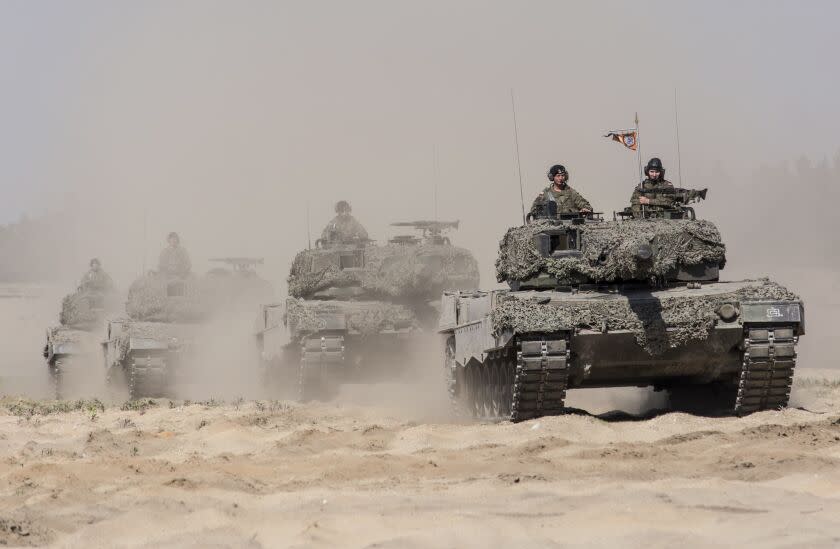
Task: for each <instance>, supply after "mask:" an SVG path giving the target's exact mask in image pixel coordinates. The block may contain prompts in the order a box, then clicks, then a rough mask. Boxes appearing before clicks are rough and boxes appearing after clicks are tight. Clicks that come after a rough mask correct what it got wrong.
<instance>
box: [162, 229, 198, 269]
mask: <svg viewBox="0 0 840 549" xmlns="http://www.w3.org/2000/svg"><path fill="white" fill-rule="evenodd" d="M166 241H167V242H168V243H169V246H167V247H166V248H164V249H163V251H161V252H160V259H159V260H158V270H159V271H160V272H162V273H164V274H168V275H176V276H186V275H188V274H189V273H190V270H191V269H192V263H190V256H189V254H188V253H187V250H186V248H184V247H183V246H181V239H180V238H179V237H178V233H169V236H168V237H166Z"/></svg>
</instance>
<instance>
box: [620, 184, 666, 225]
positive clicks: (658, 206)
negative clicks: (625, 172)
mask: <svg viewBox="0 0 840 549" xmlns="http://www.w3.org/2000/svg"><path fill="white" fill-rule="evenodd" d="M639 187H641V188H642V189H643V190H644V191H646V192H644V193H642V191H641V190H639ZM639 187H636V188H635V189H634V190H633V196H631V197H630V209H631V210H632V211H633V217H634V218H636V219H639V218H641V217H642V206H644V207H645V210H648V211H662V210H665V209H667V208H673V207H674V202H676V196H675V195H673V194H656V191H658V190H661V189H673V188H674V185H673V183H671V182H670V181H668V180H667V179H660V180H658V181H653V180H652V179H645V180H644V181H642V183H641V184H640V185H639ZM643 196H646V197H647V198H648V199H650V203H649V204H642V203H641V202H639V199H640V198H641V197H643Z"/></svg>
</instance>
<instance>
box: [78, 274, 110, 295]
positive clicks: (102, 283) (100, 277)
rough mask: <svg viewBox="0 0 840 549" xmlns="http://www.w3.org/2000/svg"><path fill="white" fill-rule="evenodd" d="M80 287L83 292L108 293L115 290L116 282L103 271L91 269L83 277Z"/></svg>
mask: <svg viewBox="0 0 840 549" xmlns="http://www.w3.org/2000/svg"><path fill="white" fill-rule="evenodd" d="M79 287H80V288H81V289H83V290H90V291H98V292H106V291H109V290H111V289H113V288H114V281H113V280H111V277H110V276H108V273H106V272H105V271H103V270H102V269H99V270H98V271H94V270H93V269H91V270H89V271H88V272H87V273H85V276H83V277H82V281H81V282H80V283H79Z"/></svg>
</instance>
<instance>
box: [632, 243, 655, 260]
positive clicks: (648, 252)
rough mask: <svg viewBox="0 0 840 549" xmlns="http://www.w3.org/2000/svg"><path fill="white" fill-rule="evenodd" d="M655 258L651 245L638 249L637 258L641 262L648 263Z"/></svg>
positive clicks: (643, 245)
mask: <svg viewBox="0 0 840 549" xmlns="http://www.w3.org/2000/svg"><path fill="white" fill-rule="evenodd" d="M651 257H653V248H651V247H650V244H642V245H640V246H639V247H638V248H637V249H636V258H637V259H639V260H641V261H647V260H648V259H650V258H651Z"/></svg>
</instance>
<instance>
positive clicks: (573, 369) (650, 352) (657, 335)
mask: <svg viewBox="0 0 840 549" xmlns="http://www.w3.org/2000/svg"><path fill="white" fill-rule="evenodd" d="M683 191H686V192H683ZM675 192H676V193H677V195H678V196H679V195H680V194H682V198H678V199H677V200H676V201H675V202H674V205H673V207H669V208H664V209H660V211H656V212H654V211H650V212H643V215H641V216H639V218H633V215H632V213H631V212H630V211H629V210H625V211H624V212H620V213H619V214H617V215H616V214H614V216H613V220H611V221H609V220H604V219H603V218H602V216H601V215H600V214H590V215H580V214H573V215H560V216H557V215H556V211H548V212H542V213H538V214H537V215H536V216H534V217H533V218H531V219H529V220H528V221H529V223H528V224H526V225H524V226H521V227H515V228H512V229H510V230H508V231H507V233H506V234H505V236H504V238H503V239H502V241H501V242H500V246H499V257H498V260H497V262H496V272H497V279H498V281H499V282H506V283H507V284H508V285H509V289H506V290H494V291H481V292H466V293H465V292H458V291H453V292H445V293H444V296H443V300H442V312H441V319H440V330H439V331H440V333H441V334H443V336H444V339H445V370H446V373H447V377H448V381H449V392H450V398H451V400H452V403H453V406H454V407H455V410H456V411H457V412H458V413H466V414H469V415H472V416H474V417H477V418H483V419H492V420H511V421H522V420H526V419H531V418H537V417H540V416H546V415H556V414H561V413H563V411H564V399H565V397H566V392H567V390H568V389H573V388H587V387H636V386H638V387H653V388H654V389H656V390H666V391H668V393H669V397H670V401H671V405H672V407H673V408H674V409H677V410H684V411H689V412H698V413H706V414H738V415H743V414H749V413H751V412H756V411H759V410H767V409H773V408H778V407H783V406H785V405H787V403H788V399H789V394H790V386H791V382H792V378H793V371H794V366H795V364H796V344H797V341H798V338H799V336H801V335H802V334H804V307H803V303H802V301H801V300H800V299H799V298H798V297H797V296H796V295H795V294H794V293H792V292H791V291H789V290H787V289H786V288H784V287H782V286H780V285H779V284H776V283H775V282H772V281H770V280H768V279H755V280H741V281H732V282H726V281H722V280H721V279H720V271H721V269H723V268H724V265H725V246H724V243H723V241H722V240H721V237H720V233H719V231H718V229H717V228H716V227H715V225H714V224H712V223H711V222H709V221H704V220H698V219H696V218H695V214H694V210H693V209H692V208H691V207H689V206H688V204H689V203H690V202H693V201H695V200H698V199H700V198H703V199H704V198H705V190H704V191H702V196H701V194H700V192H698V191H691V192H688V190H683V189H677V190H676V191H675ZM548 207H549V208H550V205H549V206H548Z"/></svg>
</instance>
